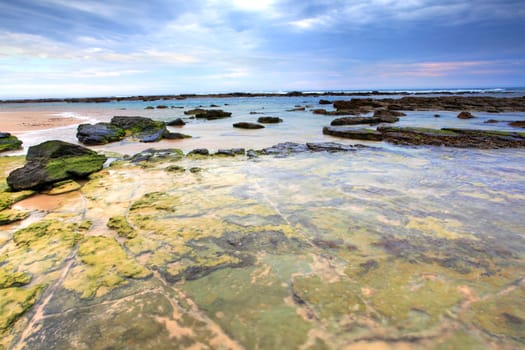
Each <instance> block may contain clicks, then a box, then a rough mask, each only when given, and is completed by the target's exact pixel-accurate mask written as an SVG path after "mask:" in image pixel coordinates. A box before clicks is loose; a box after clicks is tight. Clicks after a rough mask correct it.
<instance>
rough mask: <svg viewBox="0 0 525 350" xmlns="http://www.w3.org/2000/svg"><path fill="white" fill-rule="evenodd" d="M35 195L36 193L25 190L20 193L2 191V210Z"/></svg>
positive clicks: (0, 194) (0, 198)
mask: <svg viewBox="0 0 525 350" xmlns="http://www.w3.org/2000/svg"><path fill="white" fill-rule="evenodd" d="M33 194H35V191H31V190H25V191H18V192H6V191H0V210H4V209H7V208H10V207H11V206H12V205H13V204H15V203H16V202H20V201H21V200H23V199H26V198H28V197H30V196H32V195H33Z"/></svg>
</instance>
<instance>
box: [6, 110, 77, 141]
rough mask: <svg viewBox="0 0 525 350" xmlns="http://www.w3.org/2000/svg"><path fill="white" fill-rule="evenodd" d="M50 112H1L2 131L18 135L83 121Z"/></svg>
mask: <svg viewBox="0 0 525 350" xmlns="http://www.w3.org/2000/svg"><path fill="white" fill-rule="evenodd" d="M59 113H60V112H50V111H45V112H42V111H0V131H1V132H10V133H13V134H15V135H16V134H18V133H22V132H27V131H34V130H45V129H52V128H57V127H61V126H68V125H74V124H80V123H81V122H82V120H81V119H78V118H73V117H61V116H60V114H59Z"/></svg>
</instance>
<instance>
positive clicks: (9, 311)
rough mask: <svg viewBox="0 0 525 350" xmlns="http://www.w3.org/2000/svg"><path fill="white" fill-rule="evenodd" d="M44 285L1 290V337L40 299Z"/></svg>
mask: <svg viewBox="0 0 525 350" xmlns="http://www.w3.org/2000/svg"><path fill="white" fill-rule="evenodd" d="M43 288H44V286H43V285H35V286H33V287H31V288H22V287H12V288H5V289H0V335H2V332H3V331H6V330H7V329H8V328H9V326H11V324H12V323H13V322H14V321H16V319H17V318H18V317H20V316H21V315H23V314H24V313H25V312H26V311H27V310H28V309H29V308H30V307H31V306H33V304H34V303H35V302H36V301H37V300H38V299H39V298H40V294H41V292H42V289H43Z"/></svg>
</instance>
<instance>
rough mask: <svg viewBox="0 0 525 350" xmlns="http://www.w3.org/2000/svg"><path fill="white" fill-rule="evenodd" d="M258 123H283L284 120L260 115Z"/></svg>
mask: <svg viewBox="0 0 525 350" xmlns="http://www.w3.org/2000/svg"><path fill="white" fill-rule="evenodd" d="M257 122H258V123H263V124H276V123H282V122H283V120H282V119H281V118H279V117H260V118H259V119H257Z"/></svg>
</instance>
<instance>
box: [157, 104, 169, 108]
mask: <svg viewBox="0 0 525 350" xmlns="http://www.w3.org/2000/svg"><path fill="white" fill-rule="evenodd" d="M167 108H168V106H165V105H160V106H157V109H167Z"/></svg>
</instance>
